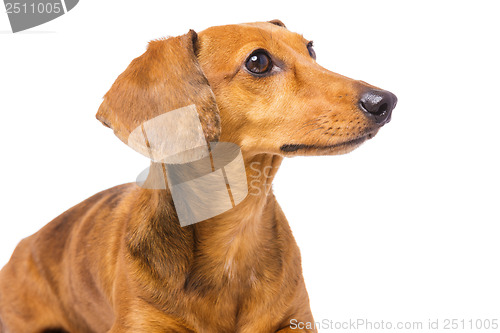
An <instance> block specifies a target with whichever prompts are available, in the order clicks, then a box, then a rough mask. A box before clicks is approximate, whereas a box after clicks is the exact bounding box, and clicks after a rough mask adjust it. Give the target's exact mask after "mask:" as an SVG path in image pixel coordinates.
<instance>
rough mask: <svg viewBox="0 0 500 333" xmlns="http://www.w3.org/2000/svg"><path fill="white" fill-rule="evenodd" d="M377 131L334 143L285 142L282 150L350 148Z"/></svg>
mask: <svg viewBox="0 0 500 333" xmlns="http://www.w3.org/2000/svg"><path fill="white" fill-rule="evenodd" d="M375 134H376V132H372V133H368V134H366V135H363V136H360V137H358V138H355V139H352V140H347V141H344V142H339V143H336V144H333V145H318V144H314V145H309V144H301V143H299V144H284V145H282V146H281V147H280V150H281V151H282V152H284V153H294V152H297V151H302V150H306V151H307V150H317V151H320V150H321V151H325V150H333V149H338V148H349V147H353V146H357V145H360V144H362V143H363V142H365V141H366V140H369V139H371V138H373V137H374V136H375Z"/></svg>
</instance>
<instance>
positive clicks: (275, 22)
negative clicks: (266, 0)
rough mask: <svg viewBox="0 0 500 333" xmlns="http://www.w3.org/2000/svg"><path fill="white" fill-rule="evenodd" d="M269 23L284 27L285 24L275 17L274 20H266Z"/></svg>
mask: <svg viewBox="0 0 500 333" xmlns="http://www.w3.org/2000/svg"><path fill="white" fill-rule="evenodd" d="M268 22H269V23H271V24H274V25H277V26H280V27H283V28H285V29H286V25H285V23H283V22H281V21H280V20H278V19H276V20H271V21H268Z"/></svg>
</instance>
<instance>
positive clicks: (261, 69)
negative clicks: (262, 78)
mask: <svg viewBox="0 0 500 333" xmlns="http://www.w3.org/2000/svg"><path fill="white" fill-rule="evenodd" d="M245 66H246V67H247V69H248V70H249V71H250V72H252V73H255V74H264V73H267V72H269V71H270V70H271V69H272V67H273V63H272V61H271V58H270V57H269V55H268V54H267V53H265V52H264V51H262V50H260V51H255V52H254V53H252V54H251V55H250V56H249V57H248V59H247V62H246V64H245Z"/></svg>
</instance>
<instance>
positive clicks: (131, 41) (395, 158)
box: [0, 0, 500, 331]
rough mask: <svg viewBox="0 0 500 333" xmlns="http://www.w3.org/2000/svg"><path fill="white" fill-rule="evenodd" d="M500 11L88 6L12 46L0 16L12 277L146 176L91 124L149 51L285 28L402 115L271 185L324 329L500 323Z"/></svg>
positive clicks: (368, 5) (288, 4)
mask: <svg viewBox="0 0 500 333" xmlns="http://www.w3.org/2000/svg"><path fill="white" fill-rule="evenodd" d="M499 9H500V8H499V6H498V5H497V3H495V2H494V1H475V2H473V1H470V2H460V1H449V2H445V1H441V2H437V1H434V2H431V1H415V2H406V1H376V2H375V1H366V2H365V1H349V2H348V1H342V2H337V1H328V2H327V1H325V2H319V1H310V0H309V1H300V2H292V1H281V2H277V1H273V2H271V1H244V2H216V1H200V2H195V1H186V2H182V1H175V2H173V1H159V0H158V1H123V0H122V1H90V0H82V1H80V3H79V4H78V5H77V6H76V7H75V8H74V9H73V10H72V11H70V12H69V13H68V14H66V15H64V16H62V17H60V18H58V19H56V20H54V21H52V22H49V23H47V24H44V25H41V26H39V27H36V28H33V29H31V30H29V31H26V32H23V33H17V34H12V33H11V32H10V26H9V24H8V19H7V15H6V14H4V13H3V10H2V13H0V31H1V33H0V112H1V120H0V122H1V124H2V126H1V130H0V144H1V146H0V147H1V153H2V158H1V163H0V174H1V177H2V180H1V187H0V194H1V209H0V267H1V266H3V264H5V263H6V262H7V261H8V259H9V257H10V254H11V253H12V251H13V250H14V247H15V246H16V244H17V243H18V242H19V240H20V239H22V238H23V237H26V236H28V235H30V234H32V233H34V232H35V231H37V230H38V229H40V228H41V227H42V226H44V225H45V224H46V223H47V222H49V221H50V220H51V219H53V218H54V217H56V216H57V215H59V214H60V213H62V212H63V211H64V210H66V209H68V208H70V207H71V206H73V205H75V204H77V203H78V202H80V201H82V200H83V199H85V198H87V197H89V196H91V195H92V194H94V193H96V192H98V191H101V190H103V189H106V188H109V187H112V186H114V185H117V184H121V183H125V182H130V181H133V180H134V179H135V176H136V175H137V174H138V173H139V172H140V171H142V170H143V168H144V167H146V166H147V161H146V159H145V158H143V157H141V156H140V155H139V154H137V153H135V152H134V151H132V150H131V149H130V148H128V147H127V146H126V145H124V144H123V143H121V142H120V141H119V140H118V139H117V138H116V137H115V136H114V135H113V134H112V131H111V130H109V129H106V128H105V127H103V126H102V125H101V124H100V123H99V122H98V121H97V120H95V118H94V115H95V113H96V111H97V108H98V106H99V104H100V102H101V97H102V96H103V95H104V93H105V92H106V91H107V90H108V89H109V87H110V86H111V84H112V83H113V81H114V80H115V78H116V77H117V76H118V75H119V74H120V73H121V72H122V71H123V70H124V69H125V67H126V66H127V65H128V63H129V62H130V61H131V60H132V59H133V58H134V57H136V56H138V55H140V54H141V53H142V52H143V51H144V50H145V46H146V44H147V42H148V41H149V40H151V39H154V38H158V37H161V36H166V35H180V34H183V33H186V32H187V31H188V29H190V28H192V29H194V30H196V31H201V30H203V29H204V28H207V27H209V26H213V25H222V24H229V23H240V22H248V21H264V20H270V19H274V18H279V19H281V20H282V21H283V22H285V24H286V25H287V26H288V28H289V29H290V30H293V31H297V32H300V33H303V34H304V36H305V37H306V38H309V39H313V40H314V41H315V49H316V53H317V56H318V62H319V63H320V64H322V65H323V66H325V67H326V68H328V69H330V70H333V71H335V72H338V73H341V74H344V75H346V76H350V77H353V78H356V79H361V80H364V81H367V82H369V83H372V84H374V85H377V86H379V87H382V88H385V89H388V90H391V91H392V92H394V93H395V94H396V95H397V96H398V98H399V103H398V106H397V108H396V110H395V112H394V114H393V118H392V121H391V123H390V124H389V125H388V126H387V127H385V128H383V129H382V130H381V131H380V133H379V134H378V135H377V137H375V138H374V139H373V140H371V141H369V142H368V143H366V144H364V145H363V146H362V147H361V148H360V149H358V150H356V151H354V152H353V153H350V154H348V155H344V156H335V157H317V158H316V157H307V158H305V157H304V158H293V159H288V160H286V161H285V162H284V163H283V165H282V168H281V170H280V172H279V174H278V177H277V179H276V181H275V185H274V188H275V192H276V196H277V198H278V201H279V202H280V204H281V205H282V207H283V210H284V211H285V214H286V215H287V217H288V219H289V222H290V224H291V227H292V230H293V232H294V235H295V237H296V239H297V242H298V243H299V246H300V248H301V251H302V259H303V268H304V276H305V279H306V284H307V286H308V290H309V295H310V299H311V306H312V309H313V313H314V315H315V319H316V320H318V321H319V320H322V319H331V320H335V321H344V320H349V319H358V318H366V319H368V320H372V321H381V320H384V321H394V322H395V321H406V320H410V321H420V320H421V321H423V322H424V323H425V325H426V323H427V320H428V318H432V319H437V318H439V319H440V320H444V319H446V318H457V319H466V320H468V319H477V318H479V319H487V318H490V319H493V318H500V301H499V300H500V265H499V255H500V239H499V238H500V227H499V223H500V212H499V202H498V201H499V197H500V195H499V190H500V177H499V170H500V162H499V159H498V156H499V148H498V144H499V141H500V140H499V138H498V132H499V131H498V126H499V122H500V97H499V96H500V93H499V90H500V89H499V88H500V80H499V77H500V66H499V60H500V51H499V47H498V45H499V38H500V37H499V33H500V23H499V22H500V20H499V19H498V13H499V12H500V11H499ZM283 112H286V110H284V111H283ZM424 327H425V326H424ZM323 331H328V330H323ZM490 331H491V330H490Z"/></svg>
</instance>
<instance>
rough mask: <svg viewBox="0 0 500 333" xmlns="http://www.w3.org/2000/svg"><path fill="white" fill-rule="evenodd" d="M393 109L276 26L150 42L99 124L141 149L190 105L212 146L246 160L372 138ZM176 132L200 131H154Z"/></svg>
mask: <svg viewBox="0 0 500 333" xmlns="http://www.w3.org/2000/svg"><path fill="white" fill-rule="evenodd" d="M396 102H397V99H396V96H394V95H393V94H392V93H390V92H387V91H384V90H381V89H378V88H376V87H374V86H371V85H369V84H367V83H365V82H362V81H355V80H352V79H349V78H347V77H344V76H342V75H339V74H336V73H333V72H331V71H329V70H326V69H325V68H323V67H321V66H320V65H319V64H318V63H317V62H316V60H315V52H314V49H313V46H312V42H310V41H309V40H306V39H305V38H304V37H302V36H301V35H299V34H296V33H293V32H291V31H289V30H288V29H287V28H286V27H285V25H284V24H283V23H282V22H281V21H278V20H274V21H271V22H258V23H250V24H238V25H226V26H218V27H212V28H209V29H207V30H204V31H203V32H201V33H200V34H199V36H198V35H197V34H196V33H195V32H194V31H190V32H189V33H187V34H186V35H183V36H180V37H173V38H168V39H163V40H157V41H153V42H151V43H150V44H149V47H148V49H147V51H146V52H145V53H144V54H143V55H142V56H140V57H138V58H137V59H135V60H134V61H133V62H132V63H131V64H130V65H129V67H128V68H127V69H126V71H125V72H124V73H123V74H121V75H120V76H119V77H118V79H117V80H116V82H115V83H114V84H113V86H112V87H111V89H110V91H109V92H108V93H107V94H106V95H105V97H104V101H103V103H102V105H101V107H100V108H99V111H98V113H97V118H98V119H99V120H100V121H101V122H102V123H103V124H105V125H106V126H108V127H111V128H113V130H114V132H115V134H116V135H117V136H118V137H119V138H120V139H121V140H122V141H124V142H126V143H129V144H131V142H134V144H133V145H132V146H133V147H134V148H135V149H137V150H139V151H141V149H142V148H144V149H142V150H143V151H144V150H147V149H151V143H150V142H148V141H145V142H142V143H137V142H135V141H134V140H131V137H133V135H132V134H133V133H134V131H135V132H136V133H139V132H141V131H142V132H144V128H141V124H142V123H144V122H146V121H149V120H151V119H153V118H155V117H158V116H160V115H162V114H165V113H168V112H171V111H172V110H177V109H179V108H183V107H186V106H190V105H191V106H192V105H194V106H195V107H196V110H197V112H198V115H199V119H200V123H201V129H199V130H201V131H202V133H203V135H204V138H205V140H206V141H207V142H210V141H217V140H218V139H220V140H221V141H227V142H232V143H235V144H237V145H239V146H240V147H241V149H242V151H243V153H244V154H247V155H253V154H260V153H270V154H278V155H283V156H293V155H332V154H340V153H346V152H349V151H351V150H353V149H354V148H356V147H358V146H359V145H360V144H361V143H362V142H364V141H365V140H367V139H370V138H372V137H373V136H374V135H375V134H376V133H377V131H378V130H379V128H380V127H381V126H382V125H384V124H385V123H387V122H389V120H390V118H391V113H392V110H393V109H394V107H395V106H396ZM173 119H177V120H179V119H181V118H173ZM170 131H177V132H179V133H182V132H186V133H187V134H186V133H185V134H186V135H185V137H189V136H190V135H191V132H193V133H194V132H196V129H193V126H191V125H189V126H184V125H183V124H182V121H181V122H180V123H178V124H177V123H174V124H171V126H167V128H166V129H163V130H162V129H160V130H159V131H157V132H162V133H163V132H170ZM160 134H161V133H160ZM160 136H161V135H160ZM160 141H161V140H160ZM180 141H185V140H184V139H183V140H180ZM165 144H166V145H168V144H169V143H168V142H167V143H165ZM177 144H178V143H177ZM134 145H135V146H134ZM138 147H139V148H138ZM141 147H142V148H141Z"/></svg>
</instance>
